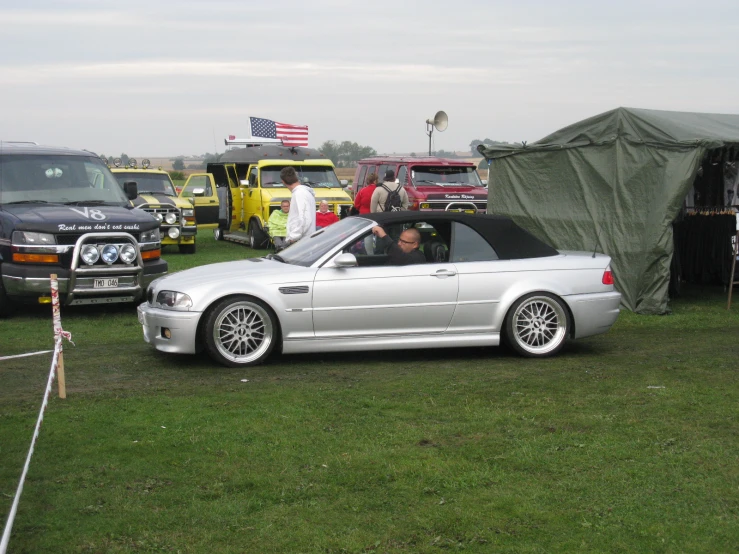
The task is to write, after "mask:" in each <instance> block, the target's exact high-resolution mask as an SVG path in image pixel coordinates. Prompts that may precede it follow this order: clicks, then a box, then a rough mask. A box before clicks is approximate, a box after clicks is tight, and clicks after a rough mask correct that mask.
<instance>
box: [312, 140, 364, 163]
mask: <svg viewBox="0 0 739 554" xmlns="http://www.w3.org/2000/svg"><path fill="white" fill-rule="evenodd" d="M318 151H319V152H320V153H321V154H323V155H324V156H326V157H327V158H328V159H329V160H331V161H332V162H334V165H335V166H336V167H355V166H356V165H357V162H358V161H359V160H361V159H363V158H369V157H370V156H377V150H375V149H374V148H372V147H371V146H362V145H360V144H357V143H356V142H351V141H349V140H345V141H343V142H341V143H339V142H337V141H335V140H327V141H326V142H324V143H323V144H322V145H321V147H320V148H319V149H318Z"/></svg>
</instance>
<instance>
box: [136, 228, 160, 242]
mask: <svg viewBox="0 0 739 554" xmlns="http://www.w3.org/2000/svg"><path fill="white" fill-rule="evenodd" d="M161 240H162V237H161V235H160V234H159V227H157V228H156V229H152V230H151V231H142V232H141V237H140V238H139V242H160V241H161Z"/></svg>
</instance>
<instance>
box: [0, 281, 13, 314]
mask: <svg viewBox="0 0 739 554" xmlns="http://www.w3.org/2000/svg"><path fill="white" fill-rule="evenodd" d="M12 313H13V306H12V304H11V303H10V299H9V298H8V295H7V293H6V292H5V286H4V285H3V278H2V276H1V275H0V317H6V316H9V315H10V314H12Z"/></svg>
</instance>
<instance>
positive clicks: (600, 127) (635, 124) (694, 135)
mask: <svg viewBox="0 0 739 554" xmlns="http://www.w3.org/2000/svg"><path fill="white" fill-rule="evenodd" d="M618 137H621V138H622V139H625V140H628V141H630V142H634V143H643V144H649V145H654V146H663V147H686V146H688V147H696V146H703V147H707V148H709V149H713V148H720V147H722V146H724V145H726V144H739V115H737V114H711V113H690V112H671V111H665V110H644V109H640V108H616V109H615V110H611V111H608V112H604V113H602V114H599V115H596V116H593V117H589V118H588V119H583V120H582V121H578V122H577V123H573V124H572V125H568V126H567V127H564V128H563V129H560V130H559V131H555V132H554V133H552V134H551V135H549V136H546V137H544V138H543V139H541V140H538V141H536V142H535V143H533V144H526V145H524V146H521V145H504V144H501V145H489V146H488V145H480V146H479V147H478V150H479V151H480V153H481V154H482V155H483V156H485V157H486V158H488V159H493V158H500V157H503V156H507V155H511V154H520V153H523V152H526V151H530V150H554V149H562V148H577V147H579V146H589V145H593V144H604V143H610V142H614V141H615V140H616V138H618Z"/></svg>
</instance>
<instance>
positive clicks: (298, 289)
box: [277, 286, 310, 294]
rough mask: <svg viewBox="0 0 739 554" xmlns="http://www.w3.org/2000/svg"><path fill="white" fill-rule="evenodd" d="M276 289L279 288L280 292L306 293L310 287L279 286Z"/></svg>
mask: <svg viewBox="0 0 739 554" xmlns="http://www.w3.org/2000/svg"><path fill="white" fill-rule="evenodd" d="M277 290H279V291H280V292H281V293H282V294H308V292H309V291H310V288H309V287H308V286H300V287H280V288H279V289H277Z"/></svg>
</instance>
